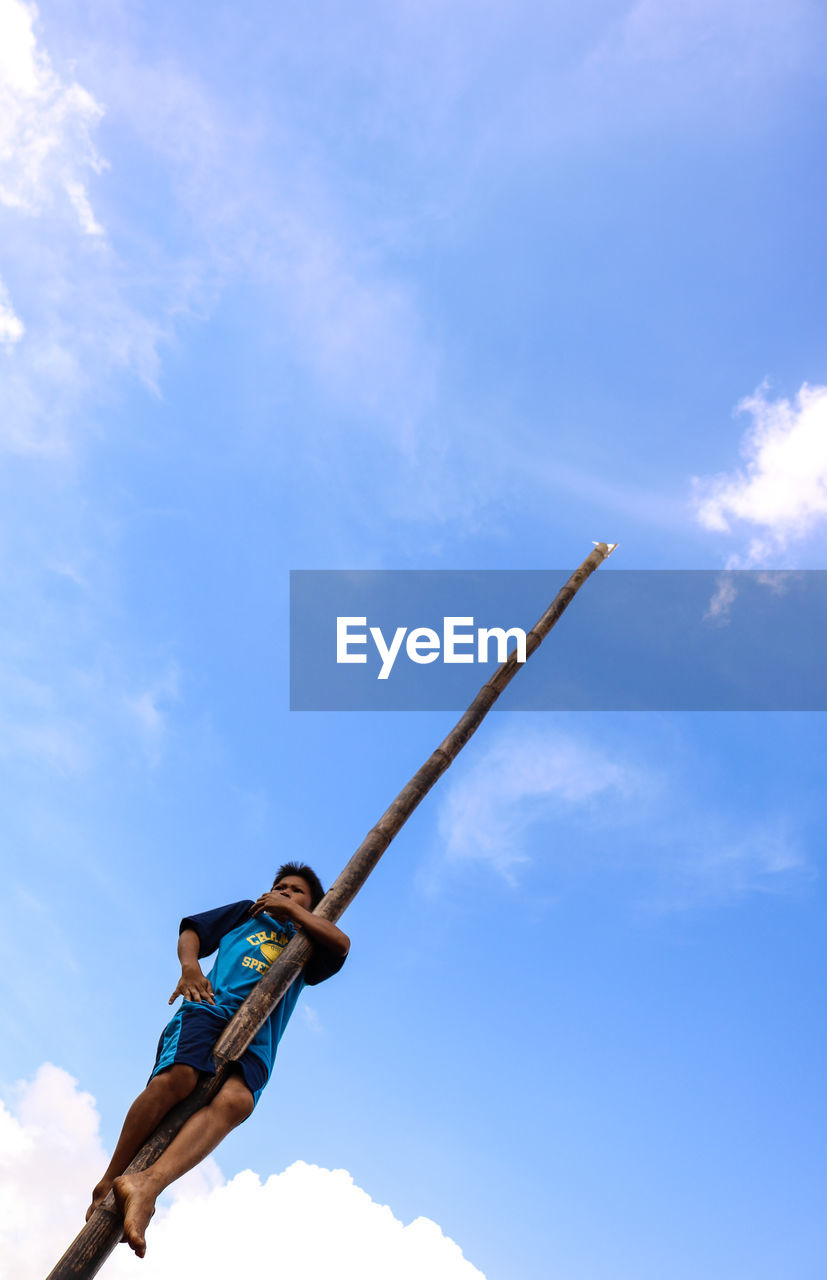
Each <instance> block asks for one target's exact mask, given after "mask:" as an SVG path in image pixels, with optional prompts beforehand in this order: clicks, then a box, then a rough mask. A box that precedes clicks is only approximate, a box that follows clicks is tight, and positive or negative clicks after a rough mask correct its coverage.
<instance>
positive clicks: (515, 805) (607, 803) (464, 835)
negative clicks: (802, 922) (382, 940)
mask: <svg viewBox="0 0 827 1280" xmlns="http://www.w3.org/2000/svg"><path fill="white" fill-rule="evenodd" d="M523 725H524V722H523V721H518V722H517V724H516V725H515V726H514V727H512V728H509V729H507V730H505V731H504V732H501V733H500V735H499V737H498V738H497V740H496V741H495V742H494V743H493V745H492V746H491V747H490V748H489V749H488V751H487V752H486V753H485V755H483V756H482V757H480V758H478V759H477V760H476V762H475V763H474V764H473V766H472V767H471V768H470V769H468V770H467V771H466V772H465V773H460V775H459V777H454V778H451V779H450V780H449V784H448V787H447V789H446V791H445V792H444V793H443V796H442V800H441V806H440V810H439V815H438V829H439V839H440V849H441V859H442V865H443V866H444V865H445V864H446V862H447V863H448V864H450V863H452V862H453V863H456V862H458V861H463V862H466V863H472V862H477V863H480V864H483V865H486V866H489V867H491V868H493V869H494V870H495V871H496V872H497V873H499V874H500V875H501V876H502V877H503V878H504V879H505V880H506V881H507V882H509V883H511V884H515V883H517V881H518V879H519V877H520V871H521V868H526V867H527V866H528V865H529V864H532V863H540V862H544V863H546V864H548V863H549V860H550V856H549V851H550V850H552V851H554V853H553V856H554V859H555V860H556V866H557V868H558V870H559V873H560V882H561V883H563V882H564V881H565V880H566V879H567V878H568V877H567V869H566V868H565V866H564V865H563V864H562V863H561V862H560V861H559V859H560V857H561V855H560V853H559V851H560V850H563V849H565V848H566V847H568V845H569V844H570V839H569V837H568V836H567V832H569V831H571V830H572V829H574V828H576V827H577V826H582V825H583V824H584V823H587V824H588V825H589V827H590V828H591V829H592V830H594V831H597V830H602V831H604V832H605V831H606V830H607V829H608V828H611V830H612V831H613V832H615V833H616V834H617V836H618V837H619V839H618V840H615V841H613V842H612V844H613V847H615V848H616V847H618V845H619V844H621V845H622V847H623V848H624V849H625V850H627V851H628V850H631V852H627V853H626V854H625V855H624V857H625V862H617V861H615V860H614V854H613V855H612V857H613V863H612V870H613V874H617V873H618V872H620V873H624V872H625V873H626V874H627V875H628V876H629V877H630V881H632V880H633V881H634V882H635V885H636V888H635V893H636V896H638V898H639V900H641V901H645V902H653V903H656V904H657V905H659V906H663V907H666V908H669V909H674V908H685V907H688V906H692V905H694V904H696V903H699V902H709V901H713V902H721V901H727V900H729V899H731V898H733V897H738V896H740V895H742V894H744V893H750V892H767V891H771V890H773V891H780V890H789V889H790V888H792V887H795V886H796V885H798V884H800V883H801V882H802V881H805V880H807V879H809V878H811V876H812V874H813V872H812V867H811V865H810V862H809V859H808V857H807V855H806V852H805V851H804V849H803V848H802V846H801V843H800V841H799V839H798V838H797V836H796V833H795V831H794V830H793V829H792V828H791V825H790V823H789V821H788V820H787V819H786V817H785V816H784V815H783V814H781V815H779V814H777V813H772V812H769V813H766V814H762V813H753V814H750V815H747V816H745V815H744V814H743V813H742V812H738V811H735V810H732V811H730V810H729V809H727V808H726V807H725V806H722V805H721V804H720V803H712V804H711V803H710V801H709V797H708V795H707V794H705V783H704V781H703V776H704V775H703V769H702V768H699V769H698V770H697V776H693V773H692V772H690V773H687V772H686V766H685V764H684V766H683V768H682V770H679V768H678V767H677V765H675V766H672V767H670V765H669V762H668V759H667V758H666V757H665V756H664V755H663V753H660V754H659V755H656V754H655V753H654V752H652V751H651V750H650V752H649V753H648V754H640V753H639V754H638V755H637V757H636V758H633V757H632V755H631V753H630V751H629V744H628V742H624V740H623V739H622V738H618V737H615V738H614V739H613V740H612V748H613V749H612V751H609V749H608V747H607V743H606V740H605V737H604V738H603V740H601V741H597V740H593V739H589V738H587V737H585V736H580V737H577V738H575V737H573V736H570V735H567V734H564V733H562V732H560V731H557V730H553V731H548V730H546V731H543V730H538V729H533V728H528V729H526V730H525V731H522V730H523ZM630 833H632V838H631V842H630ZM621 838H622V839H621ZM580 844H581V841H580V840H578V846H579V845H580ZM591 844H592V847H593V854H592V862H591V864H590V866H591V868H595V867H598V868H602V866H603V862H602V857H603V856H604V855H603V854H602V853H601V852H600V849H601V847H603V846H604V845H605V842H604V841H603V840H602V839H595V840H594V841H592V842H591ZM579 866H580V870H581V871H582V872H584V873H585V874H589V870H590V866H588V865H587V864H586V862H585V861H584V859H583V856H582V854H581V855H579Z"/></svg>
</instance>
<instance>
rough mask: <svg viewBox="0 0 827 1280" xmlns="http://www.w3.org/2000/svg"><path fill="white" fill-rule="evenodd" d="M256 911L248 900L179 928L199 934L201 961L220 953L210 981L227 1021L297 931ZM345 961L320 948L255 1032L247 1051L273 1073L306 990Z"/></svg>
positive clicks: (188, 920) (218, 1008) (186, 921)
mask: <svg viewBox="0 0 827 1280" xmlns="http://www.w3.org/2000/svg"><path fill="white" fill-rule="evenodd" d="M252 906H253V901H252V899H251V898H247V899H244V900H243V901H242V902H232V903H230V904H229V905H228V906H226V907H216V908H215V909H214V910H212V911H202V912H200V913H199V914H198V915H193V916H185V917H184V919H183V920H182V921H181V925H180V930H179V932H183V931H184V929H194V930H195V932H196V933H197V934H198V939H199V948H198V956H199V959H200V958H201V957H202V956H208V955H210V954H211V953H212V952H213V951H215V949H216V947H217V948H218V955H217V956H216V958H215V961H214V963H213V966H212V968H211V969H210V972H209V973H208V974H207V977H208V979H209V981H210V984H211V986H212V989H213V995H214V996H215V1005H214V1009H215V1012H216V1013H217V1014H218V1015H219V1016H220V1017H221V1018H224V1019H225V1020H226V1021H228V1022H229V1020H230V1018H231V1017H232V1016H233V1014H234V1013H235V1012H236V1010H237V1009H238V1008H239V1007H240V1006H241V1005H242V1004H243V1003H244V1001H245V1000H246V998H247V996H248V995H249V994H250V992H251V991H252V990H253V987H254V986H255V985H256V983H257V982H258V980H259V978H261V976H262V975H263V974H265V973H266V972H267V970H268V969H269V968H270V965H271V964H272V963H273V961H274V960H275V959H276V957H277V956H279V955H281V953H282V951H283V950H284V948H285V947H286V946H287V944H288V942H289V941H290V939H291V938H292V937H293V935H294V934H295V932H296V929H295V926H294V925H293V924H292V922H291V921H289V920H287V921H285V922H284V923H279V922H278V921H276V920H271V918H270V917H269V916H251V915H250V908H251V907H252ZM344 960H345V958H344V956H336V955H334V954H333V952H331V951H326V950H325V949H324V948H322V947H316V949H315V951H314V953H313V955H312V956H311V957H310V959H309V960H308V962H307V964H306V965H305V966H304V969H303V970H302V972H301V973H300V974H299V976H298V977H297V978H296V980H295V981H294V982H293V983H292V984H291V985H290V986H289V987H288V988H287V991H285V993H284V995H283V996H282V998H281V1000H280V1001H279V1003H278V1004H277V1005H276V1007H275V1009H274V1010H273V1012H272V1013H271V1014H270V1017H269V1018H268V1019H267V1021H266V1022H265V1023H264V1025H263V1026H262V1027H260V1028H259V1030H258V1031H257V1032H256V1035H255V1038H254V1039H253V1042H252V1044H251V1045H250V1048H249V1050H248V1052H250V1053H252V1054H254V1055H255V1056H256V1057H257V1058H259V1059H261V1061H262V1062H263V1063H264V1065H265V1067H266V1069H267V1072H268V1074H269V1072H270V1069H271V1068H272V1065H273V1059H274V1058H275V1056H276V1049H277V1047H278V1043H279V1040H280V1039H281V1037H282V1033H283V1032H284V1028H285V1027H286V1026H287V1023H288V1021H289V1019H290V1015H291V1013H292V1012H293V1010H294V1008H295V1007H296V1001H297V1000H298V998H299V995H300V994H301V990H302V987H304V986H305V985H307V986H315V985H316V983H318V982H324V980H325V978H329V977H331V976H332V975H333V974H334V973H337V972H338V971H339V969H341V967H342V965H343V964H344ZM208 1007H210V1006H208Z"/></svg>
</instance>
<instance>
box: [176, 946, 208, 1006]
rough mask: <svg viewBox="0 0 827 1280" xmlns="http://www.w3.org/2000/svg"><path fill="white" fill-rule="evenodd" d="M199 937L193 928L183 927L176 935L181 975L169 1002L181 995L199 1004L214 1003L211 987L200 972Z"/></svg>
mask: <svg viewBox="0 0 827 1280" xmlns="http://www.w3.org/2000/svg"><path fill="white" fill-rule="evenodd" d="M200 948H201V939H200V938H199V936H198V934H197V933H196V932H195V930H194V929H183V930H182V931H181V933H180V934H179V935H178V959H179V960H180V961H181V977H180V978H179V979H178V986H177V987H176V988H175V990H174V991H173V993H172V995H171V996H170V998H169V1003H170V1004H172V1002H173V1000H177V999H178V997H179V996H183V997H184V999H185V1000H195V1001H197V1002H198V1003H199V1004H200V1003H201V1001H202V1000H203V1001H205V1002H206V1003H207V1004H215V997H214V996H213V990H212V987H211V985H210V983H209V981H208V979H207V978H205V977H204V974H203V973H202V972H201V965H200V964H199V963H198V952H199V950H200Z"/></svg>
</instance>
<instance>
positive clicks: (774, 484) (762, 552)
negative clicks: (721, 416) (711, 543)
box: [693, 383, 827, 568]
mask: <svg viewBox="0 0 827 1280" xmlns="http://www.w3.org/2000/svg"><path fill="white" fill-rule="evenodd" d="M738 412H739V413H748V414H750V415H751V417H752V425H751V426H750V427H749V428H748V429H747V431H746V432H745V434H744V436H743V437H742V440H741V455H742V458H743V464H742V466H741V467H740V468H739V469H738V470H736V471H734V472H728V473H725V474H722V475H717V476H712V477H706V478H697V477H696V478H695V479H694V481H693V485H694V491H695V492H694V508H695V513H696V517H697V519H698V521H699V522H700V524H701V525H703V527H704V528H706V529H709V530H712V531H714V532H716V533H727V534H730V533H734V534H736V535H737V534H742V536H743V534H746V537H747V539H748V542H747V546H746V549H745V550H743V551H742V550H740V549H739V550H735V551H733V553H732V554H731V556H730V559H729V562H728V567H729V568H736V567H742V568H749V567H752V566H756V565H766V563H767V561H768V560H769V559H771V558H772V557H773V556H777V555H780V554H784V553H787V552H789V551H790V550H792V549H793V548H794V547H795V546H796V544H799V543H801V542H803V541H804V540H805V539H807V538H808V537H810V536H811V535H812V534H813V533H815V532H816V531H817V530H818V529H820V528H821V527H822V526H823V525H824V523H825V521H827V387H822V386H813V387H811V386H808V385H807V384H806V383H805V385H804V386H802V387H801V389H800V390H799V392H798V394H797V395H796V397H795V399H794V400H792V401H790V400H787V399H783V398H782V399H776V400H773V399H770V398H769V396H768V394H767V388H766V387H765V386H762V387H760V388H759V389H758V390H757V391H756V392H755V393H754V395H752V396H748V397H746V398H745V399H744V400H742V401H741V403H740V404H739V406H738Z"/></svg>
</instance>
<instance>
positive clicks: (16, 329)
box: [0, 280, 25, 347]
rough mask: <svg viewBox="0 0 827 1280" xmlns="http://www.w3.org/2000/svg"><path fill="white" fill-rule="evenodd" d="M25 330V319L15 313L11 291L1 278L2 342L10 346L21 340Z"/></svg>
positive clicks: (0, 316)
mask: <svg viewBox="0 0 827 1280" xmlns="http://www.w3.org/2000/svg"><path fill="white" fill-rule="evenodd" d="M24 332H25V330H24V328H23V321H22V320H21V319H20V317H19V316H18V315H17V314H16V313H15V310H14V307H13V305H12V300H11V298H10V297H9V291H8V289H7V288H6V286H5V285H4V283H3V281H2V280H0V343H2V344H3V345H5V346H6V347H9V346H11V344H12V343H14V342H19V341H20V339H21V338H22V337H23V334H24Z"/></svg>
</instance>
